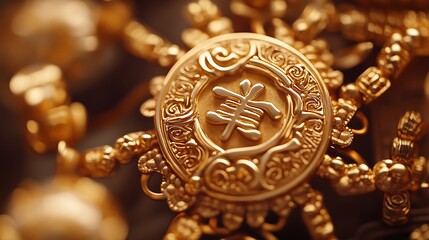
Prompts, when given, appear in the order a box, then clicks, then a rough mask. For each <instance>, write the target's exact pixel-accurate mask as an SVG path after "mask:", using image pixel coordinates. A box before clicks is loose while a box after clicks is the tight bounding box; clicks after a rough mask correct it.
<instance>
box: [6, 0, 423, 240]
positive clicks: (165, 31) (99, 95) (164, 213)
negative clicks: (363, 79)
mask: <svg viewBox="0 0 429 240" xmlns="http://www.w3.org/2000/svg"><path fill="white" fill-rule="evenodd" d="M112 1H113V0H112ZM113 2H114V1H113ZM215 2H216V3H217V4H219V6H221V8H222V10H223V13H224V14H225V15H227V16H230V17H231V18H232V19H233V22H234V24H236V26H238V27H236V29H238V30H241V31H246V30H248V29H246V28H245V27H243V26H245V24H244V23H243V22H244V20H243V19H240V18H238V17H234V16H232V14H231V13H230V11H229V9H228V5H229V1H215ZM24 3H25V4H26V5H24ZM187 3H188V1H177V0H162V1H151V0H145V1H135V2H132V3H131V2H126V3H125V5H126V6H128V7H127V8H117V7H114V4H112V3H111V1H101V0H99V1H97V0H93V1H91V0H62V1H59V0H50V1H49V0H38V1H36V0H33V1H1V2H0V26H1V29H2V34H1V35H0V116H1V117H0V133H1V134H0V152H1V155H2V156H1V157H0V163H1V164H0V214H3V213H7V211H8V208H9V206H10V204H9V201H10V197H11V194H12V192H13V190H14V189H15V188H17V187H18V186H20V184H21V182H22V181H23V180H24V179H31V180H33V181H34V182H37V183H43V182H46V181H48V180H49V179H51V178H52V177H53V176H54V175H55V173H56V152H52V151H51V152H47V153H43V154H39V153H36V152H34V151H33V150H32V149H31V148H30V147H29V145H28V144H27V142H26V140H25V135H24V127H23V126H25V122H24V119H23V116H22V114H21V113H20V112H19V110H18V109H19V107H20V106H19V103H17V101H16V99H15V98H14V97H13V96H12V94H11V93H10V91H9V81H10V79H11V77H12V76H13V75H14V74H15V73H16V72H17V71H18V70H19V69H21V68H22V67H24V66H26V65H28V64H33V63H46V62H55V63H57V64H58V65H59V66H60V68H61V69H63V72H64V79H66V84H67V89H68V91H69V94H70V98H71V99H72V101H74V102H80V103H82V104H83V105H84V106H85V107H86V109H87V113H88V129H87V133H86V135H85V136H84V137H83V138H82V139H81V140H80V141H79V142H78V143H77V144H76V146H75V147H76V149H78V150H79V151H83V150H85V149H87V148H91V147H96V146H99V145H105V144H109V145H112V144H113V143H114V141H115V140H116V139H117V138H118V137H120V136H122V135H124V134H126V133H129V132H135V131H141V130H149V129H152V128H153V120H152V119H150V118H145V117H143V116H142V115H141V114H140V111H139V107H140V104H142V103H143V102H144V101H145V100H147V99H148V98H149V97H150V96H149V93H148V92H149V91H148V87H146V88H145V87H144V86H145V85H146V86H147V85H148V83H149V80H150V79H151V78H152V77H154V76H156V75H164V74H166V73H167V72H168V68H162V67H159V66H158V65H157V64H155V63H149V62H147V61H144V60H142V59H140V58H138V57H135V56H133V55H131V54H130V53H128V52H127V51H126V50H125V48H124V47H123V44H122V43H121V41H120V39H118V38H117V37H115V36H114V34H112V32H114V31H115V30H116V29H115V23H116V22H120V21H121V17H123V18H126V16H127V15H128V14H129V15H130V16H131V15H134V16H135V18H136V19H137V20H138V21H140V22H143V23H144V24H146V25H147V26H149V27H150V28H151V29H153V30H154V31H155V32H156V33H158V34H160V35H162V36H164V37H165V38H166V39H169V40H170V41H171V42H173V43H175V44H178V45H180V46H182V47H184V45H183V44H182V43H181V40H180V36H181V32H182V30H183V29H185V28H186V27H187V26H188V23H187V22H186V21H185V19H184V17H183V14H182V13H183V11H182V9H183V8H184V6H185V5H186V4H187ZM103 4H112V5H111V6H113V7H111V8H106V9H107V10H106V9H104V10H105V12H103V10H100V9H101V8H100V5H103ZM300 9H302V7H301V8H300V7H299V6H297V7H296V12H295V14H293V13H292V14H291V15H289V12H288V16H289V17H290V18H293V17H294V16H293V15H295V16H296V15H297V14H298V13H299V11H300ZM109 11H111V12H109ZM106 12H107V13H106ZM103 13H104V14H107V16H109V17H107V19H103V18H101V17H100V14H103ZM109 14H110V15H109ZM115 17H116V18H118V19H115ZM100 19H102V20H103V21H104V23H103V24H105V25H104V28H103V27H101V28H100V26H99V25H97V24H99V21H101V20H100ZM110 21H111V22H110ZM60 23H61V24H60ZM58 26H61V27H58ZM106 26H111V27H112V28H111V29H110V28H109V27H106ZM118 26H120V25H118ZM322 37H325V38H327V39H328V40H329V39H331V38H333V37H332V36H331V35H330V34H326V35H323V36H322ZM331 43H332V45H333V46H332V48H333V51H335V50H336V48H340V47H342V46H347V45H352V44H353V42H349V41H347V40H344V39H341V40H339V39H338V38H335V39H333V40H332V41H331ZM378 50H379V49H378V48H375V49H374V50H373V51H372V53H371V54H370V55H369V56H368V57H367V58H365V60H364V61H363V62H362V64H359V65H358V66H356V67H353V68H351V69H348V70H346V71H344V74H345V81H346V82H352V81H354V79H356V77H357V76H359V74H360V73H361V72H362V71H363V70H364V69H366V68H367V67H368V66H371V65H374V64H375V56H376V54H377V52H378ZM428 64H429V61H428V59H426V58H418V59H416V60H414V61H413V62H412V64H410V66H409V67H408V68H407V69H406V71H405V72H404V73H403V74H402V75H401V77H400V79H399V80H398V81H397V82H395V85H394V86H393V87H392V89H391V90H389V92H388V93H387V94H385V95H384V96H383V97H381V98H380V99H378V100H377V101H376V102H374V103H372V104H371V105H370V106H368V107H364V109H363V111H364V113H365V114H367V116H368V118H369V120H370V125H369V127H370V129H369V132H368V133H367V134H366V135H364V136H357V137H356V138H355V142H354V144H353V147H354V148H355V149H356V150H357V151H358V152H359V153H361V154H362V156H363V157H364V158H365V159H366V160H367V162H368V164H369V165H370V166H373V164H374V163H375V162H376V161H378V160H381V159H383V158H387V157H389V152H390V145H391V141H392V139H393V137H394V136H395V134H396V132H395V130H396V125H397V121H398V120H399V118H400V116H402V115H403V113H404V112H405V111H406V110H416V111H420V112H422V113H423V114H424V116H426V119H429V113H428V105H427V104H428V103H427V99H428V96H429V80H428V79H429V78H428V77H427V71H428V68H427V66H429V65H428ZM142 86H143V87H142ZM135 89H140V90H139V91H141V98H140V100H138V101H135V102H134V104H132V105H130V107H129V109H123V111H120V112H115V113H116V114H109V113H111V110H112V109H115V106H117V105H118V104H119V103H120V102H121V100H122V99H124V98H125V97H126V96H127V95H128V94H129V93H130V92H132V91H133V90H135ZM119 113H120V114H119ZM423 142H424V143H423V144H422V147H421V154H422V155H424V156H429V148H428V144H429V142H428V141H427V140H426V139H425V140H424V141H423ZM136 165H137V164H136V161H134V162H131V163H130V164H128V165H121V166H119V167H118V169H117V172H116V174H115V176H113V177H110V178H106V179H97V180H96V181H97V182H99V183H101V184H102V185H103V186H105V187H107V189H108V190H109V191H110V192H111V193H112V195H113V196H114V198H115V199H116V200H117V202H118V205H119V206H120V208H121V209H122V214H123V216H124V218H125V220H126V222H127V224H128V235H127V239H130V240H135V239H161V238H162V236H163V235H164V233H165V232H166V231H167V228H168V226H169V223H170V221H171V220H172V218H173V217H174V216H175V213H173V212H171V211H170V210H169V209H168V206H167V204H166V202H165V201H155V200H151V199H149V198H148V197H146V196H145V195H144V194H143V192H142V191H141V187H140V173H139V171H138V169H137V166H136ZM158 180H159V179H158ZM151 185H153V187H154V189H156V186H157V185H158V186H159V181H158V182H157V180H156V179H155V180H154V181H153V182H152V183H151ZM312 186H314V188H316V189H317V190H319V191H321V192H322V193H323V195H324V202H325V204H326V207H327V209H328V211H329V212H330V214H331V217H332V220H333V223H334V226H335V228H336V233H337V235H338V237H339V238H340V239H407V238H408V235H409V233H410V231H411V229H413V228H415V227H416V226H419V225H420V224H421V223H422V221H423V220H418V219H417V220H415V221H411V222H410V223H409V224H407V225H406V226H402V227H397V228H390V227H387V226H385V225H384V224H383V223H382V221H381V219H382V217H381V216H382V215H381V214H382V201H383V199H382V194H381V193H380V192H374V193H371V194H366V195H362V196H357V197H340V196H338V195H337V194H336V193H335V192H334V190H333V189H332V188H331V187H330V185H329V183H328V182H327V181H324V180H321V179H318V178H315V179H314V180H313V181H312ZM428 199H429V195H428V192H427V190H426V191H419V192H418V193H415V194H414V195H413V198H412V201H413V202H412V208H413V209H418V211H417V212H416V215H419V216H424V217H422V218H420V219H426V220H427V219H428V216H429V209H424V208H428V204H427V201H428ZM52 207H56V206H55V205H52ZM84 215H85V214H83V215H82V216H81V217H82V218H84V217H85V216H84ZM278 236H279V238H280V239H308V238H309V235H308V233H307V230H306V229H305V226H304V224H303V222H302V219H301V217H300V214H299V211H298V210H297V209H296V210H295V211H293V213H292V215H291V216H290V218H289V219H288V223H287V225H286V227H285V229H284V230H282V231H281V232H279V233H278Z"/></svg>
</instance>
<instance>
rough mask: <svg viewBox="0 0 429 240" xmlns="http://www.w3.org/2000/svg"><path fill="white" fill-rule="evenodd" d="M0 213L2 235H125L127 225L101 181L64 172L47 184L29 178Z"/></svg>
mask: <svg viewBox="0 0 429 240" xmlns="http://www.w3.org/2000/svg"><path fill="white" fill-rule="evenodd" d="M6 213H7V215H0V239H8V240H20V239H103V240H116V239H125V237H126V235H127V232H128V228H127V224H126V222H125V221H124V219H123V217H122V215H121V213H120V211H119V208H118V205H117V203H116V202H115V201H114V200H113V198H112V196H111V195H110V194H109V192H108V190H107V189H106V188H105V187H104V186H103V185H101V184H99V183H97V182H95V181H93V180H91V179H89V178H81V177H78V176H76V175H62V176H57V177H55V178H53V179H51V180H49V181H48V182H47V183H45V184H39V183H36V182H33V181H27V182H24V183H22V184H21V186H20V187H19V188H17V189H16V190H15V191H14V192H13V193H12V197H11V199H10V201H9V206H8V207H7V212H6Z"/></svg>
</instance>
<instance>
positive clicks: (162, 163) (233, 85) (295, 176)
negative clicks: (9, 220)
mask: <svg viewBox="0 0 429 240" xmlns="http://www.w3.org/2000/svg"><path fill="white" fill-rule="evenodd" d="M286 9H287V5H286V2H285V1H283V0H271V1H269V0H233V1H231V11H232V12H233V13H234V14H235V15H238V16H241V17H244V18H247V19H249V20H250V29H252V31H253V32H255V33H233V24H232V21H231V20H230V19H229V18H227V17H225V16H224V15H222V13H221V11H220V9H219V8H218V7H217V6H216V5H215V4H213V3H212V2H211V1H210V0H198V1H195V2H192V3H190V4H188V5H187V8H186V16H187V18H188V19H189V20H190V22H191V24H192V27H191V28H189V29H187V30H185V31H184V32H183V34H182V39H183V41H184V43H185V44H186V45H187V46H188V47H190V48H192V49H191V50H190V51H188V52H187V53H185V50H183V49H181V48H180V47H178V46H177V45H175V44H172V43H170V42H169V41H167V40H166V39H164V38H162V37H161V36H158V35H156V34H155V33H154V31H152V30H150V28H149V27H147V26H145V25H144V24H142V23H139V22H137V21H135V20H129V19H128V18H127V17H124V18H120V19H121V20H123V21H119V22H120V23H121V24H120V25H121V26H125V27H124V31H123V35H122V36H121V37H122V38H123V41H124V45H125V46H126V48H127V49H128V50H129V51H130V52H132V53H133V54H135V55H136V56H138V57H141V58H143V59H146V60H148V61H153V62H157V63H158V64H159V65H161V66H164V67H169V66H173V67H172V68H171V70H170V71H169V73H168V74H167V75H166V76H158V77H155V78H154V79H153V80H152V81H151V83H150V91H151V94H152V95H153V98H152V99H149V100H148V101H146V102H145V103H144V104H143V105H142V107H141V112H142V114H143V115H144V116H147V117H154V119H155V129H154V130H150V131H144V132H143V131H142V132H135V133H131V134H127V135H124V136H123V137H121V138H119V139H118V140H117V141H116V143H115V144H114V146H107V145H106V146H101V147H98V148H94V149H89V150H86V151H83V152H82V153H81V154H79V153H78V152H76V151H75V150H74V149H72V148H70V147H69V146H68V145H67V144H65V143H61V144H60V153H61V154H65V153H67V156H68V157H64V158H63V159H64V160H63V162H62V163H61V164H60V167H62V171H65V172H73V173H76V172H78V173H79V174H82V175H87V176H92V177H108V176H111V175H112V174H113V171H114V169H115V168H116V166H117V164H118V163H120V164H127V163H129V162H131V161H132V160H133V159H134V158H138V169H139V170H140V171H141V172H142V176H141V184H142V189H143V192H144V193H145V194H146V195H147V196H149V197H150V198H152V199H157V200H161V199H165V200H166V201H167V203H168V206H169V207H170V209H171V210H173V211H175V212H179V214H178V215H177V217H176V218H175V219H174V220H173V222H172V223H171V225H170V228H169V230H168V232H167V234H166V236H165V239H199V238H201V237H202V236H204V235H221V236H226V237H227V238H228V239H229V237H231V239H233V238H234V237H237V238H240V237H243V238H248V237H247V236H241V235H236V234H237V232H236V231H238V230H239V229H240V228H241V226H243V225H248V226H249V227H251V228H253V229H255V231H256V232H257V233H258V234H259V235H260V236H262V237H264V238H266V239H276V237H275V236H274V235H273V233H272V232H275V231H278V230H280V229H281V228H283V226H284V225H285V224H286V221H287V217H288V216H289V214H290V212H291V211H292V210H293V209H294V208H296V207H299V208H300V209H301V215H302V218H303V221H304V223H305V225H306V227H307V229H308V231H309V233H310V236H311V238H312V239H335V238H336V237H335V234H334V226H333V223H332V221H331V218H330V215H329V213H328V211H327V209H326V208H325V206H324V203H323V196H322V194H321V193H319V192H318V191H316V190H314V189H313V188H312V187H311V186H310V184H309V181H310V180H311V179H312V178H313V177H314V176H315V175H318V176H320V177H322V178H325V179H328V180H329V181H330V182H331V185H332V187H333V188H334V190H335V191H336V192H338V193H339V194H340V195H358V194H364V193H368V192H372V191H374V190H375V189H379V190H381V191H383V192H385V198H384V212H383V216H384V221H385V222H386V223H388V224H392V225H394V224H400V223H404V222H406V221H407V214H408V211H409V208H410V202H409V190H417V189H419V188H420V187H421V186H422V185H424V184H425V182H426V180H427V179H426V178H427V173H428V172H429V169H428V168H427V161H426V159H424V158H416V156H415V150H414V149H415V144H416V141H417V140H418V139H419V138H420V137H421V135H422V132H423V123H422V120H421V116H420V115H419V114H417V113H413V112H409V113H407V114H406V115H405V116H404V117H403V118H402V119H401V122H400V124H399V126H398V137H397V138H395V140H394V143H393V147H392V154H391V155H392V156H391V157H392V160H383V161H380V162H378V163H377V164H376V165H375V166H374V168H373V169H371V168H370V167H369V166H368V165H367V164H366V163H365V161H364V160H363V158H362V157H361V156H360V155H359V154H358V153H356V152H354V151H353V150H350V149H348V148H347V147H349V146H350V145H351V144H352V142H353V138H354V135H359V134H364V133H365V132H366V130H367V127H368V121H367V119H366V117H365V116H364V115H363V114H362V113H361V112H360V111H359V108H360V107H361V106H362V105H364V104H368V103H370V102H372V101H374V100H375V99H377V98H378V97H380V96H381V95H382V94H383V93H384V92H386V91H387V89H389V88H390V87H391V82H393V80H395V79H396V78H397V77H398V76H399V75H400V73H401V72H402V71H403V70H404V68H405V67H406V66H407V65H408V64H409V62H410V61H411V60H412V58H413V57H414V56H415V55H426V54H428V53H429V47H428V46H429V36H428V35H427V32H428V31H427V30H428V24H427V21H426V20H427V16H426V14H425V13H421V14H420V13H419V12H416V11H414V10H409V11H407V12H404V13H397V12H394V11H393V10H392V12H386V13H381V14H378V13H379V12H378V11H377V10H365V9H364V10H362V9H357V8H355V7H350V6H346V7H340V6H338V5H334V4H333V3H331V2H329V1H323V0H322V1H312V2H310V3H309V4H307V5H306V7H305V8H304V10H303V12H302V14H301V15H300V16H298V18H297V19H296V20H295V21H294V23H293V24H291V25H289V24H288V23H286V22H285V21H283V20H281V18H283V17H284V15H285V13H286ZM374 16H381V17H382V18H381V19H377V18H376V17H374ZM392 16H394V19H395V21H394V22H392V21H391V19H392ZM416 16H420V17H421V18H418V17H416ZM124 19H127V21H128V22H127V23H125V20H124ZM104 21H107V22H108V19H104ZM107 25H108V24H107ZM114 29H118V27H114ZM325 29H328V30H331V31H340V32H342V34H343V35H344V36H345V37H346V38H350V39H353V40H358V41H372V42H374V43H376V44H380V45H382V46H383V47H382V48H381V51H380V53H379V54H378V57H377V61H376V65H375V66H371V67H369V68H367V69H366V70H365V71H364V72H363V73H362V74H361V75H360V76H359V77H358V78H357V79H356V81H355V82H352V83H347V84H345V85H342V83H343V74H342V73H341V72H339V71H336V70H334V69H333V67H334V66H343V67H345V68H346V67H347V66H351V65H354V64H356V63H344V64H341V63H338V62H337V63H335V61H336V60H335V59H334V55H333V54H332V53H331V52H330V51H329V47H328V43H327V42H326V41H324V40H320V39H316V36H317V35H318V34H319V33H321V32H322V31H324V30H325ZM112 31H113V30H112ZM113 32H115V31H113ZM268 35H271V36H273V37H269V36H268ZM372 46H373V45H372V43H364V44H362V45H357V46H356V47H355V48H354V49H352V50H351V51H355V52H356V53H355V54H352V55H353V56H361V57H362V56H364V55H365V54H367V53H366V52H368V49H372ZM345 55H346V56H345V57H344V58H346V57H347V54H345ZM337 61H338V60H337ZM354 62H359V61H356V60H354ZM29 71H30V72H29ZM46 71H51V72H52V71H53V72H55V73H56V74H48V75H49V76H53V77H52V79H46V78H45V77H43V73H44V72H46ZM40 76H41V77H40ZM39 77H40V80H38V79H39ZM25 78H32V79H33V78H34V79H36V80H38V81H35V83H34V84H33V83H32V84H29V85H28V86H25V85H23V84H21V83H20V81H22V79H25ZM61 79H62V77H61V73H60V71H59V69H57V68H56V67H54V66H51V65H46V66H42V67H39V68H38V69H36V70H34V69H32V70H26V71H24V72H21V73H18V74H17V75H16V76H15V77H14V79H13V80H12V81H11V90H12V92H13V93H14V95H16V96H17V97H18V98H17V99H18V100H19V101H21V105H22V106H23V109H24V110H23V112H25V113H27V112H29V111H30V113H29V115H28V117H26V120H28V121H27V132H28V136H30V137H29V139H30V142H31V143H32V146H33V148H34V149H35V150H36V151H39V152H43V151H44V150H45V149H48V148H50V147H52V146H54V145H56V143H58V142H59V141H60V140H64V141H66V142H68V143H73V141H75V140H76V139H77V138H79V137H80V135H81V134H80V133H81V132H83V130H84V127H82V126H83V125H84V124H82V122H85V120H86V119H85V118H84V116H85V114H84V110H83V107H81V108H80V110H79V109H78V110H70V111H69V109H71V108H72V106H71V105H70V104H69V101H68V97H67V94H66V92H65V90H64V89H63V87H64V86H63V83H62V82H61ZM23 86H24V87H23ZM46 88H49V89H52V88H53V89H54V90H55V92H56V94H55V98H54V99H51V98H46V96H45V95H43V94H39V92H40V91H42V92H43V91H44V89H46ZM58 98H59V99H58ZM57 108H61V109H63V110H64V109H66V110H64V111H69V112H67V113H69V114H68V115H64V114H63V115H61V116H63V117H64V118H61V120H64V119H65V120H67V122H66V123H65V124H64V126H62V125H61V126H62V127H64V128H67V129H66V130H61V131H58V132H60V133H62V135H58V136H56V135H55V134H51V133H56V132H57V131H56V126H57V122H55V121H51V118H52V116H51V112H52V111H54V110H55V109H57ZM53 109H54V110H53ZM64 111H62V112H61V113H64ZM54 116H57V115H56V114H54ZM74 116H78V117H74ZM354 116H357V117H356V119H358V120H360V121H361V123H362V128H361V129H352V127H350V125H349V123H350V121H352V119H353V118H354ZM46 119H48V120H46ZM55 119H57V118H55ZM55 119H54V120H55ZM80 121H81V122H80ZM61 123H62V122H61ZM76 131H77V132H76ZM66 133H70V134H69V135H67V134H66ZM40 146H43V147H40ZM329 147H331V148H333V149H334V150H337V152H339V153H342V154H343V155H342V156H343V157H348V158H350V159H352V160H354V161H355V163H346V162H345V161H344V160H343V157H340V156H334V157H331V156H330V155H329V154H333V153H331V152H330V153H329V154H328V153H327V150H328V148H329ZM338 149H339V150H338ZM153 173H157V174H160V175H161V176H162V183H161V186H160V192H155V191H153V190H152V189H150V188H149V186H148V182H149V180H150V177H151V176H152V174H153ZM269 214H275V215H276V217H277V219H278V222H277V223H274V224H273V223H269V222H267V220H266V219H267V216H268V215H269Z"/></svg>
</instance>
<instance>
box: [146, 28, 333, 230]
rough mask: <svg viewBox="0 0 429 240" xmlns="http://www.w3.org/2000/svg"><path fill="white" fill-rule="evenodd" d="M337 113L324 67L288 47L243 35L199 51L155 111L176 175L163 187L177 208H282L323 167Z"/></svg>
mask: <svg viewBox="0 0 429 240" xmlns="http://www.w3.org/2000/svg"><path fill="white" fill-rule="evenodd" d="M331 111H332V110H331V103H330V98H329V93H328V91H327V89H326V87H325V85H324V83H323V81H322V78H321V77H320V75H319V74H318V72H317V71H316V70H315V67H314V66H313V65H312V64H311V63H310V61H308V60H307V59H306V58H305V57H304V56H303V55H302V54H300V53H299V52H298V51H297V50H295V49H294V48H292V47H291V46H289V45H287V44H285V43H284V42H281V41H279V40H276V39H273V38H271V37H267V36H263V35H258V34H251V33H236V34H228V35H223V36H221V37H216V38H213V39H211V40H209V41H207V42H205V43H204V44H202V45H200V46H198V47H196V48H194V49H192V50H191V51H189V52H188V53H187V54H186V55H185V56H184V57H182V58H181V59H180V61H179V62H178V63H177V64H176V65H175V66H173V68H172V70H171V71H170V72H169V74H168V75H167V77H166V79H165V81H164V84H163V89H162V91H161V93H160V94H159V96H158V100H157V107H156V112H155V118H156V120H155V125H156V134H157V138H158V144H159V146H160V149H161V151H162V155H163V156H164V158H165V160H166V162H167V164H168V165H169V166H170V167H171V173H168V174H165V171H164V173H163V172H162V171H163V170H162V168H160V167H159V166H158V167H157V168H156V171H158V172H160V173H161V174H163V175H164V176H165V178H164V179H166V181H165V182H164V183H163V186H161V188H162V189H164V190H165V189H168V188H170V191H168V190H167V191H163V192H164V194H165V195H166V197H167V199H168V202H169V203H170V207H171V208H172V209H173V210H176V211H183V210H186V209H187V208H188V207H190V206H192V205H194V203H195V204H196V205H198V207H197V208H200V209H205V208H207V207H209V208H211V207H213V209H217V207H214V205H213V203H218V204H220V205H222V204H221V203H228V204H232V206H235V207H237V209H241V208H242V207H243V206H245V205H247V206H252V205H254V204H261V201H264V205H266V206H268V205H269V201H273V202H276V201H278V200H279V199H282V200H281V201H280V202H283V200H284V198H285V195H288V194H289V193H290V191H291V190H293V189H294V188H296V187H298V186H300V185H304V184H305V183H306V182H307V180H308V179H309V178H310V177H311V176H312V175H313V173H314V171H315V170H316V168H317V167H318V166H319V165H320V163H321V161H322V159H323V156H324V153H325V151H326V148H327V146H328V144H329V143H330V136H331V128H332V126H331ZM154 154H155V155H156V154H159V153H152V155H150V152H149V155H150V156H147V157H143V158H141V159H140V161H139V166H140V167H139V168H140V170H142V171H143V172H150V171H149V170H150V168H151V166H153V164H155V162H156V161H154V160H152V161H151V159H153V158H154ZM158 162H159V161H158ZM158 164H159V163H158ZM166 168H168V167H166ZM152 170H154V168H153V167H152ZM170 174H171V175H170ZM166 175H167V176H166ZM171 178H174V180H171ZM178 183H179V184H178ZM178 185H179V186H178ZM180 189H182V190H180ZM197 198H198V199H199V200H198V201H195V200H196V199H197ZM266 200H269V201H266ZM215 205H216V204H215ZM214 212H215V213H213V211H205V210H202V211H201V213H202V215H203V217H207V218H209V217H212V216H213V214H215V215H216V214H217V213H216V212H218V211H217V210H216V211H214ZM267 212H268V209H267V210H266V211H265V213H263V215H266V214H267ZM251 215H252V214H250V216H251ZM259 221H260V220H259ZM263 221H264V220H263V218H262V222H263ZM262 222H261V223H262ZM258 224H259V223H254V224H252V225H258ZM230 227H233V226H231V225H230Z"/></svg>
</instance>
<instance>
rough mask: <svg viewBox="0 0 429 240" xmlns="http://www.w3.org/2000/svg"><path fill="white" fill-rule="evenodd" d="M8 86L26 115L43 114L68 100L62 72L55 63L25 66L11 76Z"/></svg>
mask: <svg viewBox="0 0 429 240" xmlns="http://www.w3.org/2000/svg"><path fill="white" fill-rule="evenodd" d="M9 86H10V90H11V92H12V93H13V94H14V95H15V96H16V98H17V100H18V102H19V104H20V107H21V109H22V110H23V112H24V114H26V115H31V116H34V115H36V116H39V115H43V114H44V113H45V112H46V111H47V110H49V109H51V108H53V107H58V106H61V105H63V104H67V103H68V101H69V99H68V94H67V90H66V87H65V83H64V79H63V73H62V71H61V69H60V68H59V67H57V66H56V65H52V64H40V65H31V66H28V67H25V68H23V69H21V70H20V71H19V72H17V73H16V74H15V75H14V76H13V77H12V79H11V80H10V84H9Z"/></svg>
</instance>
